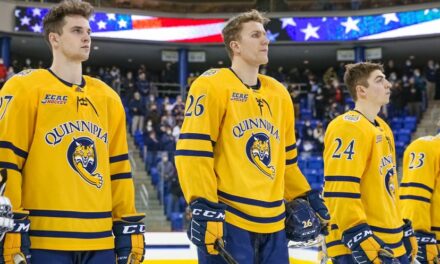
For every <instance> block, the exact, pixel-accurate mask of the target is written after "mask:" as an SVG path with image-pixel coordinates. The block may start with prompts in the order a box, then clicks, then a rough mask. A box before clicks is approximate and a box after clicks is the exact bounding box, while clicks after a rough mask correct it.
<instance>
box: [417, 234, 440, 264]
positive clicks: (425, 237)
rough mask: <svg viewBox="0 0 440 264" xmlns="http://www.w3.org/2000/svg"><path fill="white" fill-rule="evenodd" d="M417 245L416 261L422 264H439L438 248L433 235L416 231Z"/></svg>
mask: <svg viewBox="0 0 440 264" xmlns="http://www.w3.org/2000/svg"><path fill="white" fill-rule="evenodd" d="M415 234H416V238H417V243H418V244H419V247H418V249H419V250H418V252H417V260H418V261H419V262H420V263H423V264H425V263H426V264H435V263H440V262H439V259H438V255H439V252H438V248H437V245H436V244H437V241H436V239H435V235H434V234H431V233H427V232H422V231H416V232H415Z"/></svg>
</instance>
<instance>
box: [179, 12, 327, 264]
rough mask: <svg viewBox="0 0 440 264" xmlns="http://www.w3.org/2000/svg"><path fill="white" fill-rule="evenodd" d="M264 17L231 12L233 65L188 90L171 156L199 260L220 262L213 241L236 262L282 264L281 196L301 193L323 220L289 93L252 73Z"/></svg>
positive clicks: (259, 57) (264, 46)
mask: <svg viewBox="0 0 440 264" xmlns="http://www.w3.org/2000/svg"><path fill="white" fill-rule="evenodd" d="M267 22H268V19H267V18H265V17H263V16H262V14H260V13H259V12H258V11H256V10H253V11H250V12H247V13H242V14H240V15H238V16H236V17H234V18H232V19H230V20H229V21H228V22H227V23H226V26H225V27H224V29H223V32H222V34H223V38H224V42H225V46H226V50H227V52H228V55H229V57H230V58H231V60H232V66H231V67H230V68H222V69H211V70H208V71H206V72H205V73H203V74H202V75H201V76H200V77H199V78H197V80H195V81H194V82H193V84H192V86H191V89H190V91H189V95H188V99H187V104H186V109H185V120H184V123H183V127H182V130H181V134H180V137H179V141H178V143H177V150H176V155H175V156H176V158H175V160H176V166H177V171H178V176H179V181H180V184H181V186H182V190H183V193H184V195H185V198H186V200H187V202H188V203H189V204H190V208H191V211H192V220H191V223H190V227H189V230H188V236H189V238H190V239H191V241H192V242H193V243H194V244H195V245H197V246H198V256H199V263H223V262H222V260H221V258H220V256H219V255H218V251H217V247H216V246H217V245H216V243H219V244H224V246H225V248H226V250H227V251H229V253H231V254H232V256H233V257H234V258H235V259H236V260H237V261H238V263H288V262H289V261H288V250H287V241H286V233H285V230H284V228H285V224H284V220H285V205H284V199H285V200H287V201H291V200H293V199H295V198H297V197H300V196H304V197H305V198H306V199H308V201H309V203H311V205H312V207H313V208H314V211H315V212H316V211H317V213H318V215H319V216H320V217H321V219H322V220H323V221H324V222H325V221H326V220H328V219H329V216H328V212H327V209H326V207H325V206H324V204H323V202H322V200H321V199H320V198H319V195H318V193H317V192H311V191H310V186H309V184H308V183H307V180H306V179H305V177H304V176H303V174H302V173H301V171H300V170H299V168H298V164H297V149H296V144H295V133H294V124H295V123H294V112H293V105H292V101H291V99H290V97H289V94H288V92H287V90H286V88H285V87H283V86H282V85H281V84H280V83H279V82H277V81H276V80H274V79H273V78H270V77H268V76H265V75H260V74H258V69H259V66H260V65H263V64H266V63H267V62H268V45H269V40H268V39H267V37H266V31H265V29H264V25H265V24H266V23H267ZM318 223H319V221H318Z"/></svg>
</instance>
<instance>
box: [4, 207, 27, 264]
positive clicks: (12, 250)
mask: <svg viewBox="0 0 440 264" xmlns="http://www.w3.org/2000/svg"><path fill="white" fill-rule="evenodd" d="M28 217H29V212H28V211H21V212H14V216H13V219H14V227H13V229H12V231H11V232H9V233H6V235H5V238H4V239H3V241H2V242H1V247H0V263H31V262H30V259H31V252H30V246H31V241H30V239H29V228H30V225H31V224H30V221H29V219H28Z"/></svg>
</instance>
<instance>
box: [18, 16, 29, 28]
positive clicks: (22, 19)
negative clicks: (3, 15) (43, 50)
mask: <svg viewBox="0 0 440 264" xmlns="http://www.w3.org/2000/svg"><path fill="white" fill-rule="evenodd" d="M29 22H31V20H30V19H29V18H28V17H27V16H24V17H23V18H21V19H20V23H21V25H22V26H24V25H28V26H29Z"/></svg>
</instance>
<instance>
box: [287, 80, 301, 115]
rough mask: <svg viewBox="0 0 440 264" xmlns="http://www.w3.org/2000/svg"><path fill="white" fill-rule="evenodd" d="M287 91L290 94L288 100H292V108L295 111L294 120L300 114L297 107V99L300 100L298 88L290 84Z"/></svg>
mask: <svg viewBox="0 0 440 264" xmlns="http://www.w3.org/2000/svg"><path fill="white" fill-rule="evenodd" d="M288 91H289V94H290V98H291V99H292V102H293V108H294V111H295V119H299V113H300V106H299V103H300V101H299V99H300V94H301V91H300V88H299V86H298V85H297V84H294V83H291V84H290V85H289V86H288Z"/></svg>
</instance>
